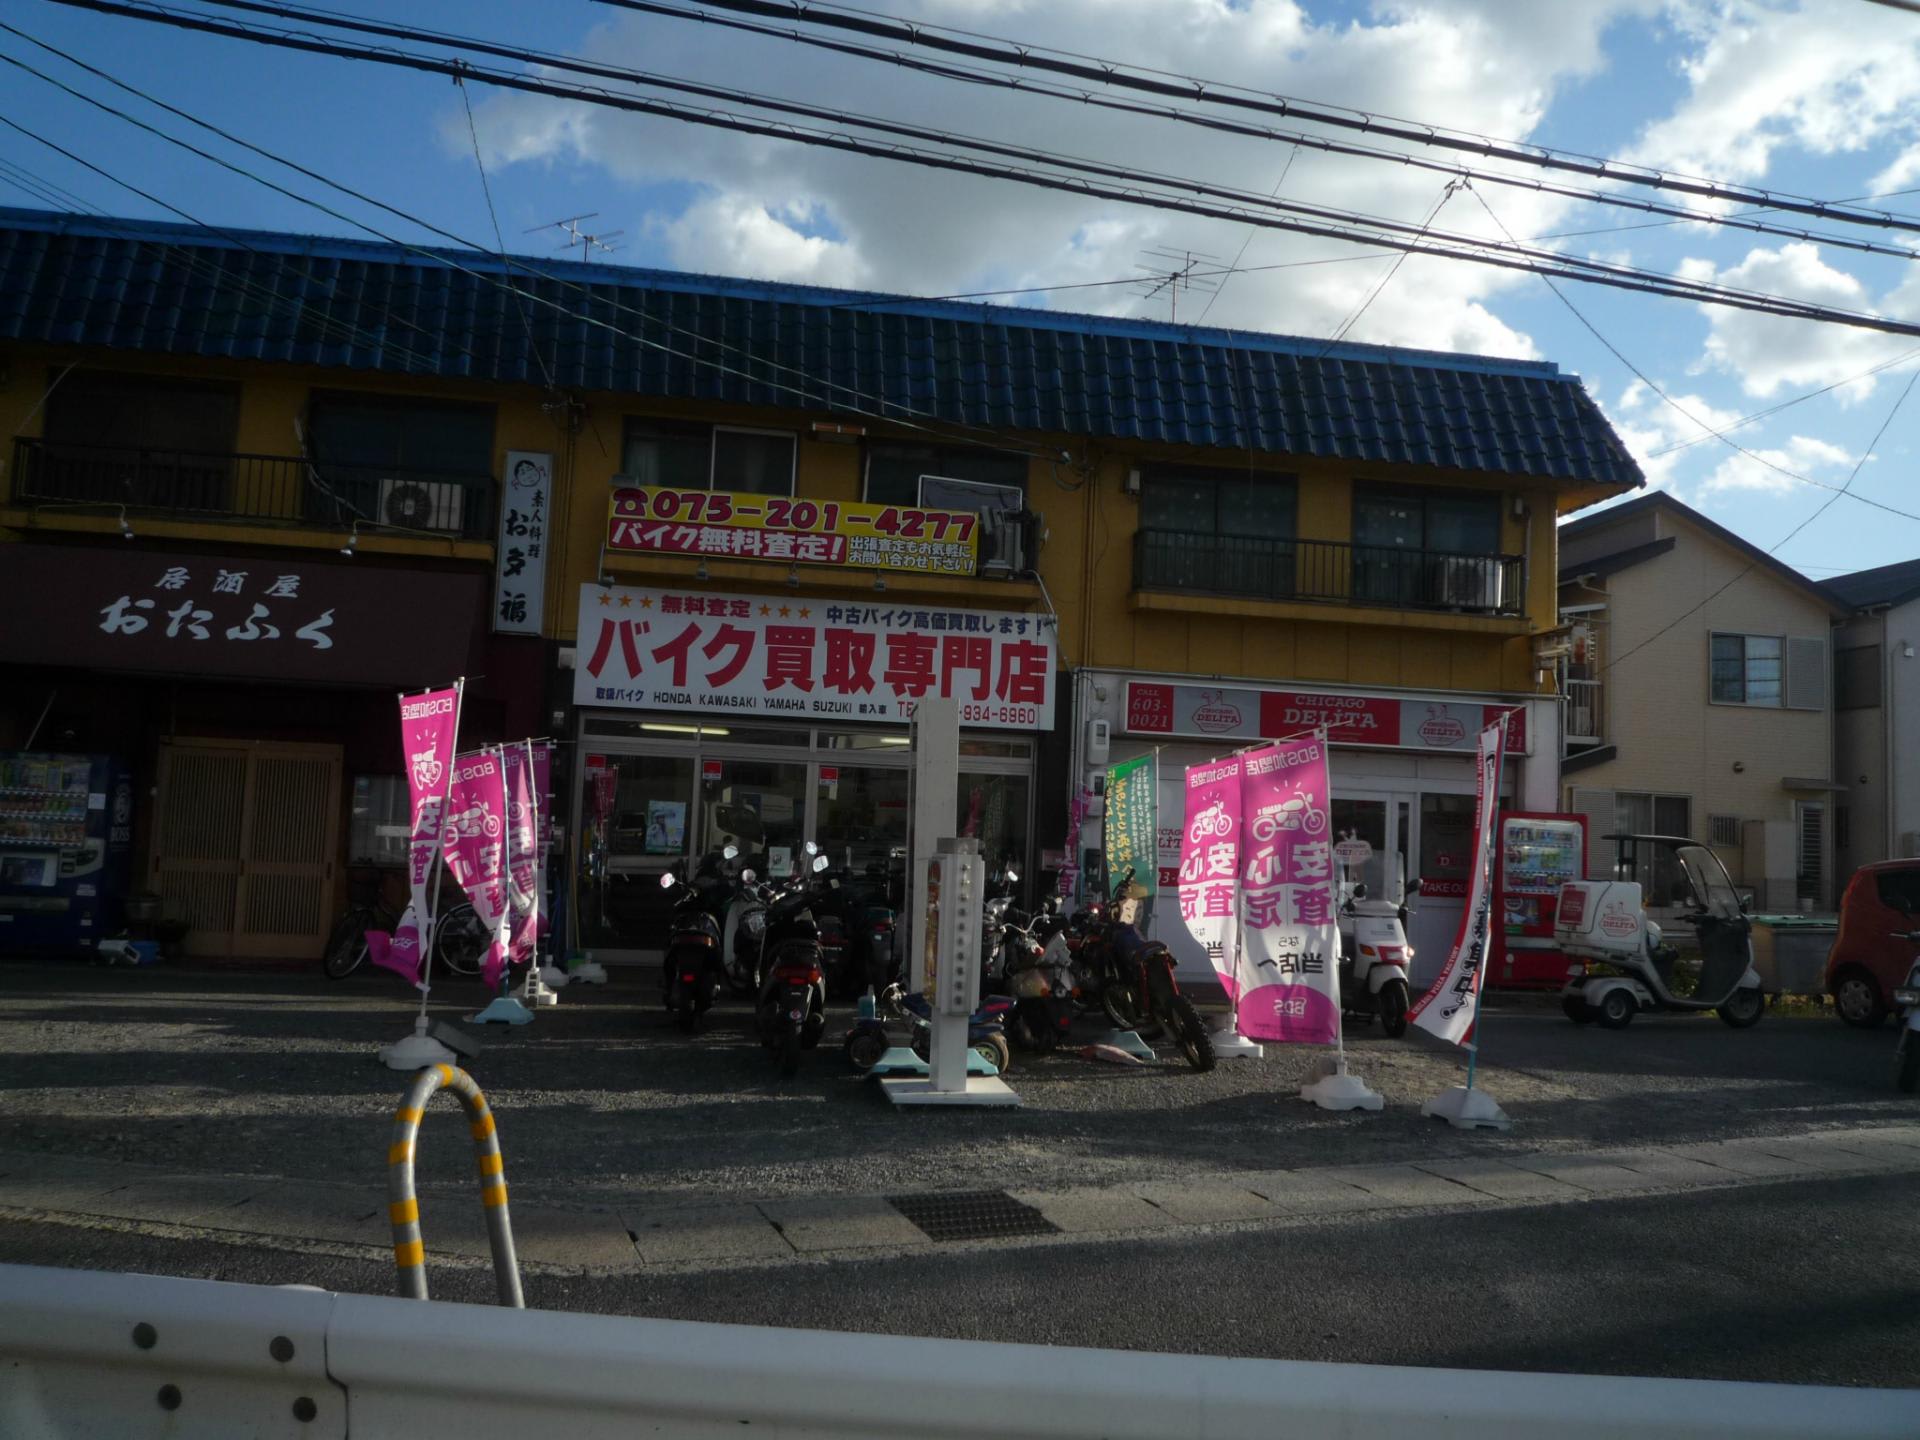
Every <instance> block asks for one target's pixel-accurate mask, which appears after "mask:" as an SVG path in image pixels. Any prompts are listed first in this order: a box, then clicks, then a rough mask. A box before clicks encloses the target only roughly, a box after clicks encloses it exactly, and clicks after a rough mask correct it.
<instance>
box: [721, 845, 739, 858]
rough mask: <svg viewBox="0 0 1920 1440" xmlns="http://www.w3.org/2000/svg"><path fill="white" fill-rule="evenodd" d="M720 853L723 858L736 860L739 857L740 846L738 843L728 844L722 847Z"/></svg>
mask: <svg viewBox="0 0 1920 1440" xmlns="http://www.w3.org/2000/svg"><path fill="white" fill-rule="evenodd" d="M720 854H721V855H722V856H723V857H724V858H725V859H728V860H738V859H739V858H740V847H739V846H738V845H729V846H727V847H726V848H725V849H723V850H722V851H721V852H720Z"/></svg>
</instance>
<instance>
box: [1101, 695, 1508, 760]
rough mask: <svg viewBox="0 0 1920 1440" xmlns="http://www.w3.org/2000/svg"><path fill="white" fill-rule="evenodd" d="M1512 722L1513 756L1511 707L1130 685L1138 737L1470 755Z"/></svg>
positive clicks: (1130, 722)
mask: <svg viewBox="0 0 1920 1440" xmlns="http://www.w3.org/2000/svg"><path fill="white" fill-rule="evenodd" d="M1503 714H1504V715H1506V716H1507V745H1506V748H1507V752H1508V753H1509V754H1513V755H1524V754H1525V753H1526V750H1527V715H1526V710H1525V709H1524V708H1522V707H1519V706H1512V705H1476V704H1462V703H1459V702H1457V701H1438V700H1402V699H1397V698H1389V697H1386V696H1380V695H1348V694H1344V693H1340V692H1336V691H1327V690H1253V689H1239V688H1236V687H1232V686H1218V685H1175V684H1163V683H1160V682H1157V681H1145V680H1130V681H1128V682H1127V712H1126V729H1127V733H1129V734H1132V735H1186V736H1192V737H1195V738H1200V739H1214V738H1218V739H1222V740H1258V739H1260V738H1262V737H1263V736H1268V735H1297V734H1299V733H1301V732H1302V731H1305V730H1315V729H1321V728H1324V729H1325V730H1326V732H1327V738H1328V740H1330V741H1332V743H1334V744H1335V745H1381V746H1388V747H1392V748H1394V749H1402V750H1458V751H1471V750H1472V749H1473V748H1474V741H1475V739H1476V737H1477V736H1478V735H1479V733H1480V731H1481V730H1482V729H1484V728H1485V727H1486V726H1488V725H1490V724H1492V723H1493V722H1494V721H1495V720H1497V719H1499V717H1500V716H1501V715H1503Z"/></svg>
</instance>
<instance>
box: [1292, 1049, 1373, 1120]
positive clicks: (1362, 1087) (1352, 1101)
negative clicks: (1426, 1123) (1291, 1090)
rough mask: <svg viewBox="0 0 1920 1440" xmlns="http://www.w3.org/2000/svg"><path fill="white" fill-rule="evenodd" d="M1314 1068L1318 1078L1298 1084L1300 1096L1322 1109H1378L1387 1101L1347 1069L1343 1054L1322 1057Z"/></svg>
mask: <svg viewBox="0 0 1920 1440" xmlns="http://www.w3.org/2000/svg"><path fill="white" fill-rule="evenodd" d="M1316 1069H1317V1072H1318V1075H1319V1078H1318V1079H1316V1080H1315V1081H1314V1082H1313V1083H1312V1084H1310V1085H1303V1086H1301V1087H1300V1098H1301V1099H1302V1100H1305V1101H1307V1102H1308V1103H1310V1104H1313V1105H1318V1106H1319V1107H1320V1108H1321V1109H1322V1110H1378V1109H1380V1108H1381V1107H1382V1106H1384V1105H1385V1104H1386V1103H1387V1102H1386V1101H1385V1100H1383V1099H1381V1097H1380V1092H1379V1091H1378V1090H1370V1089H1368V1088H1367V1082H1366V1081H1364V1080H1362V1079H1361V1078H1360V1077H1359V1076H1358V1075H1352V1074H1349V1073H1348V1071H1347V1062H1346V1058H1345V1057H1344V1056H1341V1057H1323V1058H1322V1059H1321V1061H1320V1063H1319V1065H1318V1066H1317V1067H1316Z"/></svg>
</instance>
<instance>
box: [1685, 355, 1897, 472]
mask: <svg viewBox="0 0 1920 1440" xmlns="http://www.w3.org/2000/svg"><path fill="white" fill-rule="evenodd" d="M1915 357H1920V350H1907V351H1904V352H1902V353H1901V354H1899V355H1896V356H1894V357H1893V358H1892V359H1891V360H1882V361H1881V362H1880V363H1879V364H1878V365H1875V366H1873V367H1872V368H1871V369H1868V370H1862V371H1861V372H1860V373H1859V374H1858V375H1849V376H1848V377H1847V378H1846V379H1844V380H1835V381H1834V382H1833V383H1832V384H1830V385H1822V386H1821V387H1820V388H1819V389H1818V390H1809V391H1807V392H1806V393H1805V394H1804V395H1796V396H1794V397H1793V398H1792V399H1791V400H1782V401H1781V402H1780V403H1779V404H1777V405H1769V406H1767V407H1766V409H1764V410H1755V411H1754V412H1753V413H1752V414H1751V415H1742V416H1741V417H1740V418H1739V419H1738V420H1735V421H1732V422H1731V423H1730V424H1727V425H1724V426H1722V427H1721V428H1719V429H1718V430H1715V429H1712V428H1709V429H1708V430H1707V432H1706V434H1704V435H1695V436H1693V437H1692V438H1691V439H1687V440H1675V441H1674V442H1672V443H1671V444H1669V445H1662V446H1661V447H1660V448H1659V449H1658V450H1649V451H1648V452H1647V458H1648V459H1650V460H1652V459H1657V458H1658V457H1660V456H1662V455H1671V454H1673V453H1674V452H1675V451H1677V450H1690V449H1692V448H1693V447H1694V446H1695V445H1702V444H1705V443H1706V442H1707V441H1709V440H1717V439H1719V438H1721V437H1722V436H1724V435H1726V434H1727V433H1728V432H1729V431H1733V430H1738V429H1740V428H1741V427H1742V426H1746V425H1751V424H1752V423H1753V422H1754V421H1756V420H1765V419H1768V418H1769V417H1771V416H1774V415H1778V414H1779V413H1780V412H1781V411H1782V410H1791V409H1792V408H1793V407H1794V406H1796V405H1804V404H1805V403H1806V402H1807V401H1809V400H1818V399H1819V398H1820V397H1821V396H1822V395H1830V394H1832V393H1833V392H1834V391H1835V390H1844V389H1845V388H1846V387H1847V386H1849V385H1854V384H1857V383H1859V382H1860V381H1862V380H1870V379H1872V378H1873V377H1874V376H1875V375H1878V374H1879V373H1880V372H1881V371H1883V370H1891V369H1893V368H1894V367H1895V366H1896V365H1904V364H1906V362H1907V361H1909V360H1912V359H1914V358H1915ZM1695 423H1696V424H1697V423H1700V422H1698V421H1696V422H1695Z"/></svg>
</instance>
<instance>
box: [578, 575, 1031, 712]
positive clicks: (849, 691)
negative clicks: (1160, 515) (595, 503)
mask: <svg viewBox="0 0 1920 1440" xmlns="http://www.w3.org/2000/svg"><path fill="white" fill-rule="evenodd" d="M1054 651H1055V637H1054V629H1053V619H1052V617H1051V616H1048V615H1022V614H1014V613H1003V612H1001V611H997V610H946V609H928V608H925V607H922V606H919V605H912V604H897V605H889V604H864V603H860V602H856V601H848V600H814V599H803V598H801V597H798V596H795V595H793V594H791V593H789V594H787V595H745V594H731V593H729V594H706V593H702V594H695V593H693V592H690V591H682V590H656V589H643V588H640V587H638V586H630V585H607V586H601V585H582V586H581V587H580V628H579V641H578V648H577V651H576V657H577V658H576V660H575V664H574V672H573V698H574V702H575V703H576V704H579V705H589V706H602V707H614V708H618V709H628V710H678V711H700V712H707V713H711V712H719V713H722V714H734V715H791V716H799V717H807V718H828V719H839V720H854V721H865V720H871V721H878V722H881V723H892V724H901V723H904V722H905V721H907V720H910V719H912V718H913V712H914V709H915V707H916V706H917V705H918V704H919V703H920V700H921V699H922V698H923V697H925V696H928V695H939V696H945V697H951V698H953V699H955V700H957V701H959V703H960V723H961V724H962V725H965V726H969V727H973V728H979V729H991V730H1034V729H1047V728H1050V727H1051V726H1052V724H1053V704H1054V694H1055V690H1056V688H1057V683H1058V682H1057V677H1056V674H1055V670H1054V661H1055V654H1054Z"/></svg>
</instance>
